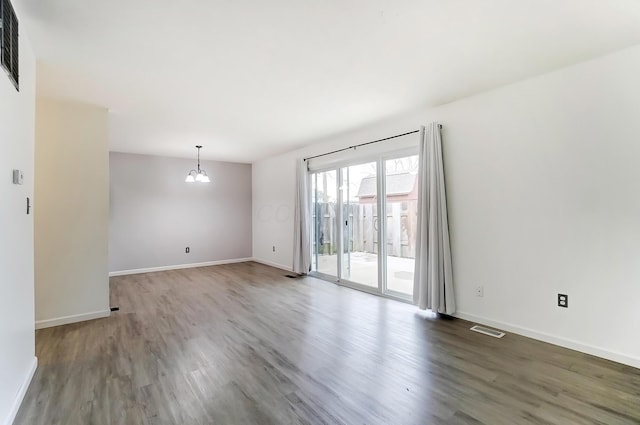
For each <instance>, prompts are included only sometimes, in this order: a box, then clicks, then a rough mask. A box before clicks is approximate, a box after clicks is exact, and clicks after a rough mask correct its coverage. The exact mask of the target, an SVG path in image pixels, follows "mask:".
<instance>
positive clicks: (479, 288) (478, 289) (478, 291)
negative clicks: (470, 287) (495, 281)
mask: <svg viewBox="0 0 640 425" xmlns="http://www.w3.org/2000/svg"><path fill="white" fill-rule="evenodd" d="M476 297H484V286H476Z"/></svg>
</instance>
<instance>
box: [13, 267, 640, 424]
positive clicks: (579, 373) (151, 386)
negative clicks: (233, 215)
mask: <svg viewBox="0 0 640 425" xmlns="http://www.w3.org/2000/svg"><path fill="white" fill-rule="evenodd" d="M284 274H285V273H284V272H282V271H281V270H277V269H274V268H270V267H267V266H263V265H261V264H257V263H242V264H231V265H224V266H214V267H203V268H198V269H185V270H176V271H168V272H158V273H149V274H139V275H131V276H123V277H114V278H111V298H112V305H114V306H119V307H120V311H119V312H116V313H113V315H112V316H111V317H110V318H107V319H99V320H94V321H90V322H84V323H78V324H73V325H67V326H60V327H56V328H50V329H44V330H39V331H37V333H36V350H37V353H36V354H37V356H38V359H39V367H38V370H37V372H36V375H35V377H34V379H33V382H32V384H31V386H30V388H29V390H28V393H27V396H26V398H25V401H24V403H23V405H22V407H21V409H20V412H19V413H18V417H17V419H16V422H15V424H16V425H23V424H63V425H74V424H82V425H85V424H91V425H101V424H126V425H130V424H149V425H152V424H153V425H155V424H233V425H238V424H239V425H242V424H349V425H352V424H353V425H356V424H370V425H374V424H384V425H393V424H395V425H411V424H420V425H424V424H491V425H500V424H505V425H506V424H508V425H514V424H563V425H564V424H606V425H615V424H640V370H638V369H634V368H631V367H627V366H623V365H620V364H617V363H613V362H609V361H606V360H602V359H598V358H595V357H591V356H588V355H584V354H581V353H578V352H575V351H571V350H567V349H563V348H560V347H556V346H553V345H549V344H545V343H541V342H537V341H534V340H531V339H527V338H524V337H519V336H516V335H511V334H509V335H507V336H506V337H504V338H503V339H495V338H491V337H488V336H484V335H481V334H477V333H474V332H470V331H469V330H468V328H469V327H470V326H471V324H470V323H468V322H465V321H462V320H445V319H438V318H434V317H432V316H429V315H426V314H424V313H421V312H418V311H417V309H416V308H415V307H413V306H411V305H408V304H403V303H399V302H396V301H391V300H387V299H384V298H379V297H376V296H372V295H368V294H365V293H361V292H358V291H354V290H351V289H347V288H342V287H338V286H335V285H333V284H330V283H327V282H322V281H319V280H316V279H313V278H304V279H298V280H291V279H288V278H286V277H284Z"/></svg>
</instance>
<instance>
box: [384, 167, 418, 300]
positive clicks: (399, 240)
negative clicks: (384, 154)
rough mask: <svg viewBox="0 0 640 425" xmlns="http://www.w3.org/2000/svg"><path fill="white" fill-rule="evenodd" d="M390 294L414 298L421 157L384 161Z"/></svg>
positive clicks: (387, 265) (387, 267) (388, 289)
mask: <svg viewBox="0 0 640 425" xmlns="http://www.w3.org/2000/svg"><path fill="white" fill-rule="evenodd" d="M384 165H385V189H386V197H385V205H386V216H387V217H386V235H385V236H386V274H387V292H389V293H391V294H396V295H400V296H412V295H413V274H414V266H415V249H416V225H417V213H418V155H411V156H406V157H402V158H395V159H389V160H386V161H385V164H384Z"/></svg>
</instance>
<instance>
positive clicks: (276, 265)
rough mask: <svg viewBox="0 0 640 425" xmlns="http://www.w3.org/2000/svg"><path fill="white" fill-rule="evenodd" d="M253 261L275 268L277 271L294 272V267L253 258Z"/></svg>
mask: <svg viewBox="0 0 640 425" xmlns="http://www.w3.org/2000/svg"><path fill="white" fill-rule="evenodd" d="M251 261H254V262H256V263H260V264H264V265H265V266H270V267H275V268H276V269H282V270H286V271H288V272H292V271H293V267H292V266H284V265H282V264H278V263H273V262H271V261H266V260H261V259H260V258H255V257H253V258H252V259H251Z"/></svg>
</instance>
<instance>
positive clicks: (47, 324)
mask: <svg viewBox="0 0 640 425" xmlns="http://www.w3.org/2000/svg"><path fill="white" fill-rule="evenodd" d="M110 315H111V310H101V311H92V312H89V313H82V314H74V315H72V316H63V317H55V318H53V319H45V320H36V329H44V328H52V327H54V326H60V325H68V324H69V323H77V322H84V321H86V320H93V319H101V318H103V317H109V316H110Z"/></svg>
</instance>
